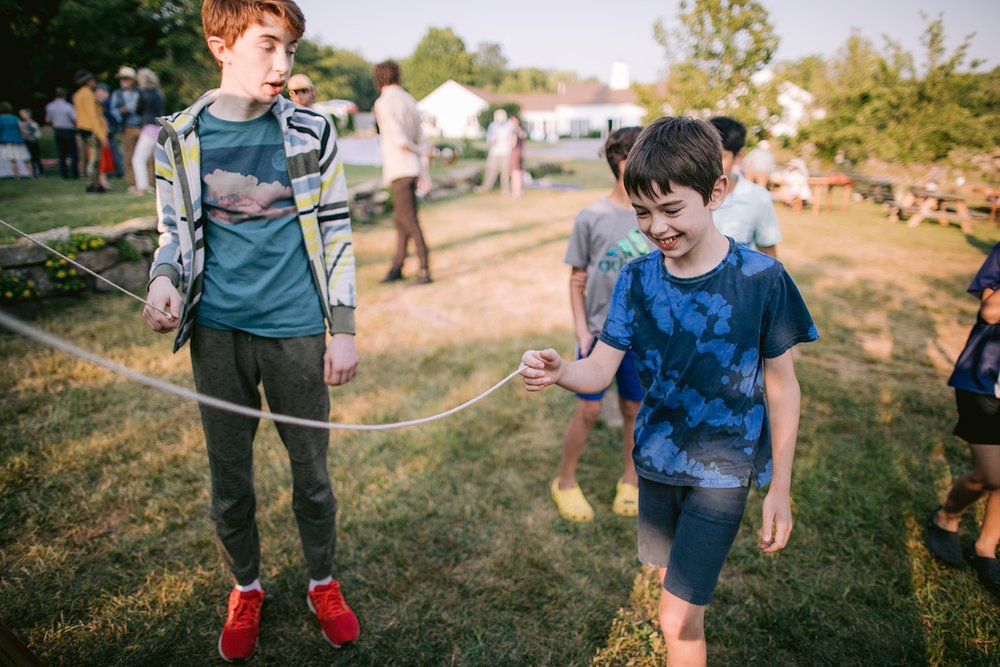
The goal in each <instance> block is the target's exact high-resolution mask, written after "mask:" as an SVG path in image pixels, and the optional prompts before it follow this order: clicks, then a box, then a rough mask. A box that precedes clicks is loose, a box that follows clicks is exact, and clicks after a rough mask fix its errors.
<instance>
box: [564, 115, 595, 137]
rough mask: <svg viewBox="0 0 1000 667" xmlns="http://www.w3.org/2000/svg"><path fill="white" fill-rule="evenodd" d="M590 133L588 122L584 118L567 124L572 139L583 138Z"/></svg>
mask: <svg viewBox="0 0 1000 667" xmlns="http://www.w3.org/2000/svg"><path fill="white" fill-rule="evenodd" d="M589 131H590V121H588V120H587V119H586V118H581V119H578V120H571V121H570V122H569V134H570V136H572V137H585V136H587V133H588V132H589Z"/></svg>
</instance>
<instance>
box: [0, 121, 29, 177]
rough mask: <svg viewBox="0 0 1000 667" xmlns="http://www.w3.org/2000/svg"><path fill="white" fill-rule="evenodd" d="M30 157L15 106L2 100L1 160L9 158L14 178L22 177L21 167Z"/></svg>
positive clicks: (0, 126)
mask: <svg viewBox="0 0 1000 667" xmlns="http://www.w3.org/2000/svg"><path fill="white" fill-rule="evenodd" d="M30 159H31V155H29V154H28V149H27V147H25V145H24V137H22V136H21V127H20V125H19V124H18V122H17V116H15V115H14V107H12V106H11V105H10V102H0V160H8V161H9V162H10V170H11V172H12V173H13V174H14V178H17V179H20V178H21V167H22V165H23V164H24V163H25V162H27V161H28V160H30ZM27 175H28V174H25V176H27Z"/></svg>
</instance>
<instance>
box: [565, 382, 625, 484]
mask: <svg viewBox="0 0 1000 667" xmlns="http://www.w3.org/2000/svg"><path fill="white" fill-rule="evenodd" d="M600 415H601V402H600V401H588V400H584V399H582V398H581V399H577V401H576V410H574V411H573V416H572V417H570V418H569V423H568V424H566V432H565V433H564V434H563V448H562V455H561V456H560V458H559V488H560V489H563V490H566V489H571V488H573V487H574V486H575V485H576V464H577V463H578V462H579V461H580V455H581V454H583V447H584V444H585V443H586V442H587V434H588V433H590V430H591V429H592V428H593V427H594V424H596V423H597V419H598V417H600ZM634 471H635V469H634V468H633V473H634Z"/></svg>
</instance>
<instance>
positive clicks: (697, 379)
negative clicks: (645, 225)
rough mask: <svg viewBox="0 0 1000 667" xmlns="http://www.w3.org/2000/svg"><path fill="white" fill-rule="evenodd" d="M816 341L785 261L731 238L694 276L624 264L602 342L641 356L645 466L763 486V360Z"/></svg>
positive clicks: (636, 453) (703, 479) (656, 257)
mask: <svg viewBox="0 0 1000 667" xmlns="http://www.w3.org/2000/svg"><path fill="white" fill-rule="evenodd" d="M817 338H819V333H818V332H817V330H816V325H815V324H813V321H812V317H811V316H810V315H809V310H808V309H807V308H806V305H805V302H804V301H803V300H802V296H801V295H800V294H799V290H798V288H797V287H796V286H795V283H794V282H792V279H791V277H790V276H789V275H788V274H787V273H786V272H785V269H784V267H783V266H782V265H781V263H780V262H778V261H777V260H775V259H772V258H771V257H768V256H767V255H764V254H762V253H759V252H756V251H754V250H751V249H749V248H747V247H745V246H742V245H739V244H737V243H735V242H733V241H732V240H731V239H730V242H729V252H728V253H727V254H726V257H725V259H723V260H722V262H721V263H720V264H719V265H718V266H716V267H715V268H714V269H712V270H711V271H709V272H708V273H705V274H702V275H700V276H695V277H693V278H678V277H676V276H672V275H670V273H669V272H668V271H667V269H666V267H665V266H664V264H663V255H662V253H659V252H652V253H650V254H649V255H647V256H645V257H642V258H640V259H637V260H635V261H633V262H632V263H631V264H628V265H627V266H625V267H624V268H623V269H622V271H621V273H620V274H619V276H618V282H617V284H616V285H615V291H614V295H613V296H612V297H611V308H610V310H609V312H608V318H607V320H606V321H605V324H604V331H603V332H601V340H602V341H604V342H605V343H607V344H608V345H611V346H612V347H615V348H617V349H619V350H628V349H631V350H632V351H633V352H634V353H635V357H636V360H637V367H638V371H639V378H640V380H641V381H642V384H643V387H644V388H645V389H646V396H645V398H644V399H643V401H642V406H641V408H640V409H639V416H638V418H637V420H636V424H635V448H634V449H633V452H632V457H633V459H634V460H635V467H636V471H637V472H638V473H639V474H640V475H642V476H643V477H645V478H647V479H651V480H653V481H657V482H661V483H664V484H674V485H679V486H700V487H712V488H735V487H739V486H746V485H747V484H749V482H750V479H752V478H753V479H756V480H757V483H758V485H760V486H763V485H765V484H766V483H767V482H769V481H770V479H771V438H770V433H769V428H768V420H767V408H766V405H765V402H764V359H766V358H773V357H778V356H780V355H781V354H783V353H784V352H786V351H787V350H788V349H789V348H791V347H792V346H793V345H796V344H797V343H802V342H808V341H813V340H816V339H817Z"/></svg>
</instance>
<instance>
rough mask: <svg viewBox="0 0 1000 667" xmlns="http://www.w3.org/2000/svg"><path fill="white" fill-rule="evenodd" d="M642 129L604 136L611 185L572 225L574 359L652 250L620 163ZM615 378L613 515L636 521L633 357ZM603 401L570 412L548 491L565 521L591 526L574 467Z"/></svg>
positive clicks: (582, 398) (585, 400)
mask: <svg viewBox="0 0 1000 667" xmlns="http://www.w3.org/2000/svg"><path fill="white" fill-rule="evenodd" d="M640 131H641V128H638V127H624V128H621V129H620V130H617V131H616V132H613V133H612V134H611V136H610V137H608V140H607V142H605V144H604V148H603V150H602V153H603V155H604V157H605V158H606V159H607V161H608V165H609V166H610V167H611V172H612V173H613V174H614V175H615V187H614V189H613V190H612V191H611V193H610V194H609V195H607V196H606V197H602V198H601V199H599V200H597V201H596V202H594V203H593V204H591V205H590V206H588V207H587V208H585V209H583V210H582V211H580V213H579V214H578V215H577V216H576V220H575V221H574V222H573V232H572V233H571V234H570V237H569V247H568V248H567V250H566V263H567V264H569V265H570V266H571V267H573V268H572V272H571V273H570V279H569V291H570V305H571V306H572V309H573V328H574V330H575V332H576V339H577V345H578V347H577V358H578V359H582V358H584V357H586V356H587V355H589V354H590V351H591V350H592V349H593V346H594V344H595V343H596V342H597V334H598V332H599V331H601V329H602V328H603V327H604V319H605V318H606V317H607V314H608V304H609V303H610V302H611V292H612V290H613V289H614V286H615V279H616V278H617V277H618V272H619V271H620V270H621V268H622V267H623V266H625V264H627V263H628V262H629V261H631V260H632V259H635V258H636V257H640V256H642V255H645V254H646V253H648V252H649V251H650V250H652V249H653V246H652V244H650V243H649V241H648V240H647V239H646V238H645V237H644V236H643V235H642V233H641V232H640V231H639V227H638V225H637V223H636V218H635V211H634V210H633V209H632V202H631V201H630V200H629V198H628V194H627V193H626V192H625V186H624V184H623V182H622V174H623V173H624V172H625V158H626V157H627V156H628V152H629V151H630V150H631V149H632V144H634V143H635V140H636V137H638V136H639V132H640ZM615 378H616V380H617V382H618V403H619V406H620V407H621V412H622V418H623V424H622V445H623V449H624V458H625V469H624V473H623V474H622V476H621V479H619V480H618V484H617V487H616V489H615V501H614V504H613V505H612V510H613V511H614V513H615V514H618V515H620V516H636V514H637V513H638V511H639V488H638V486H637V484H638V481H637V478H636V474H635V464H634V463H633V462H632V447H633V444H634V441H635V438H634V435H633V431H634V430H635V417H636V414H638V412H639V404H640V402H641V401H642V397H643V390H642V385H641V384H640V383H639V376H638V374H637V373H636V370H635V360H634V358H633V357H632V355H631V353H629V354H627V355H625V359H624V360H623V361H622V363H621V366H620V367H619V368H618V372H617V373H616V375H615ZM603 397H604V390H602V391H600V392H598V393H596V394H577V398H578V399H579V400H578V401H577V404H576V410H575V411H574V412H573V416H572V417H570V420H569V423H568V424H567V425H566V432H565V434H564V435H563V449H562V457H561V458H560V461H559V476H558V477H556V478H555V479H553V480H552V484H551V488H550V491H551V493H552V500H553V501H555V504H556V507H557V508H558V509H559V514H560V515H561V516H562V517H563V518H564V519H566V520H567V521H590V520H591V519H593V518H594V510H593V508H592V507H591V506H590V503H588V502H587V498H586V497H585V496H584V495H583V491H582V490H581V489H580V485H579V484H577V481H576V465H577V463H578V462H579V460H580V454H582V453H583V447H584V444H585V442H586V440H587V434H588V433H590V429H591V428H593V426H594V424H595V423H596V422H597V419H598V417H599V416H600V414H601V399H602V398H603Z"/></svg>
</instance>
